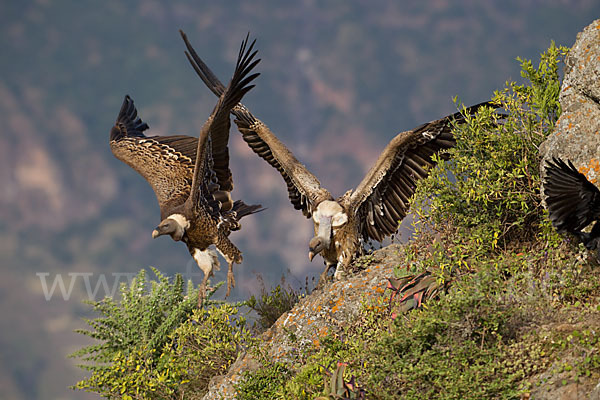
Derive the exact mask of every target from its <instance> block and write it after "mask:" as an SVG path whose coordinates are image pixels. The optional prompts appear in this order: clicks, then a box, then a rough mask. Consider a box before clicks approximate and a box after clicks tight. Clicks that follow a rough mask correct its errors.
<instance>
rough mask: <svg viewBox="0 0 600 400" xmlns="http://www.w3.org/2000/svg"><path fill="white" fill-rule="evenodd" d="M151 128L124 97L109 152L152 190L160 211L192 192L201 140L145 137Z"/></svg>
mask: <svg viewBox="0 0 600 400" xmlns="http://www.w3.org/2000/svg"><path fill="white" fill-rule="evenodd" d="M146 129H148V125H147V124H146V123H144V122H143V121H142V120H141V119H140V118H139V117H138V116H137V110H136V109H135V106H134V104H133V100H132V99H131V97H129V96H125V100H124V101H123V105H122V106H121V111H120V112H119V115H118V117H117V121H116V123H115V125H114V126H113V128H112V129H111V132H110V149H111V151H112V152H113V154H114V155H115V157H117V158H118V159H119V160H121V161H123V162H124V163H126V164H127V165H129V166H130V167H131V168H133V169H134V170H135V171H137V172H138V173H139V174H140V175H142V177H144V179H146V181H148V183H149V184H150V186H151V187H152V189H153V190H154V193H155V195H156V199H157V200H158V204H159V206H160V208H161V216H162V217H165V215H163V213H164V209H165V208H166V207H167V206H176V205H179V204H182V203H183V202H185V200H186V199H187V197H188V195H189V192H190V185H191V181H192V173H193V171H194V160H195V158H196V146H197V142H198V140H197V139H196V138H193V137H189V136H151V137H146V136H144V131H145V130H146Z"/></svg>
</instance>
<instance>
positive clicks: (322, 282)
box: [317, 262, 336, 289]
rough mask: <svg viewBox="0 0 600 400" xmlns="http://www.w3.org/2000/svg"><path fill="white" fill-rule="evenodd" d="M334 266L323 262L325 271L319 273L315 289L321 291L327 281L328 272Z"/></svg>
mask: <svg viewBox="0 0 600 400" xmlns="http://www.w3.org/2000/svg"><path fill="white" fill-rule="evenodd" d="M335 266H336V264H329V263H327V262H325V269H324V270H323V272H321V276H320V277H319V282H318V283H317V289H322V288H323V287H325V285H326V284H327V282H328V281H330V279H329V270H330V269H331V268H335Z"/></svg>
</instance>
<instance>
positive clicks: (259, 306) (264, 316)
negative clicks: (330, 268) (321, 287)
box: [244, 275, 310, 332]
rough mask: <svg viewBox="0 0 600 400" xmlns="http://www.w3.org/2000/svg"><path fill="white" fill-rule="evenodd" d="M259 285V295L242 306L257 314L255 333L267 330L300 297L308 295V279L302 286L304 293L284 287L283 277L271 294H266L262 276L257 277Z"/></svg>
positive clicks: (252, 297)
mask: <svg viewBox="0 0 600 400" xmlns="http://www.w3.org/2000/svg"><path fill="white" fill-rule="evenodd" d="M257 279H258V282H259V283H260V295H258V296H255V295H252V296H250V298H249V299H248V300H246V302H245V303H244V305H246V306H248V307H249V308H250V309H251V310H253V311H255V312H256V313H257V314H258V318H257V320H256V322H255V324H254V328H255V330H256V331H257V332H263V331H265V330H267V329H269V328H270V327H271V326H272V325H273V324H274V323H275V321H277V319H278V318H279V317H280V316H281V315H282V314H284V313H286V312H288V311H290V310H291V309H292V308H293V307H294V306H295V305H296V303H298V301H299V300H300V298H301V297H302V296H306V295H308V294H310V289H309V287H308V277H307V278H306V283H305V286H304V293H302V292H301V291H300V290H295V289H294V288H292V287H291V286H290V285H289V284H288V285H286V281H285V277H283V276H282V277H281V283H280V284H279V285H277V286H275V288H273V289H271V292H270V293H269V292H267V290H266V288H265V284H264V281H263V279H262V276H260V275H258V277H257Z"/></svg>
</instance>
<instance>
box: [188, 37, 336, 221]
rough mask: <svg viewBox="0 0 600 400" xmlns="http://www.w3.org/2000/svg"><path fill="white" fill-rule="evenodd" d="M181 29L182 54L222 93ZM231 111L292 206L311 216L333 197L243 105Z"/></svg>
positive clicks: (216, 90) (215, 79) (215, 91)
mask: <svg viewBox="0 0 600 400" xmlns="http://www.w3.org/2000/svg"><path fill="white" fill-rule="evenodd" d="M180 33H181V36H182V38H183V40H184V42H185V45H186V47H187V49H188V52H186V53H185V54H186V56H187V57H188V60H189V61H190V64H192V67H193V68H194V70H195V71H196V73H197V74H198V76H199V77H200V78H201V79H202V81H203V82H204V83H205V84H206V86H208V88H209V89H210V90H211V91H212V92H213V93H214V94H215V95H217V96H221V95H222V94H223V91H224V90H225V87H224V86H223V84H222V83H221V82H220V81H219V79H218V78H217V77H216V75H215V74H213V73H212V71H211V70H210V68H208V66H207V65H206V64H205V63H204V62H203V61H202V59H201V58H200V57H199V56H198V54H197V53H196V52H195V51H194V48H193V47H192V46H191V44H190V42H189V41H188V39H187V37H186V35H185V34H184V33H183V32H181V31H180ZM231 113H232V114H233V115H234V116H235V117H236V119H235V123H236V124H237V126H238V129H239V131H240V133H241V134H242V137H243V139H244V141H246V143H248V145H249V146H250V148H251V149H252V150H253V151H254V152H255V153H256V154H258V155H259V156H260V157H261V158H263V159H264V160H265V161H267V162H268V163H269V164H270V165H271V166H272V167H273V168H275V169H276V170H277V171H279V173H280V174H281V176H282V177H283V179H284V181H285V183H286V184H287V189H288V195H289V198H290V201H291V202H292V204H293V206H294V208H296V209H297V210H302V212H303V214H304V215H306V216H310V215H311V213H312V211H313V208H314V207H315V206H316V204H318V203H319V202H320V201H322V200H325V199H332V197H331V194H330V193H329V192H328V191H327V190H326V189H324V188H322V187H321V183H320V182H319V180H318V179H317V178H316V177H315V176H314V175H313V174H312V173H310V171H308V169H306V167H305V166H304V165H302V164H301V163H300V162H299V161H298V160H297V159H296V157H294V155H293V154H292V152H290V151H289V150H288V148H287V147H286V146H285V145H284V144H283V143H282V142H281V141H280V140H279V139H278V138H277V137H276V136H275V135H274V134H273V132H271V131H270V130H269V128H268V127H267V126H266V125H265V124H264V123H262V122H261V121H260V120H259V119H257V118H256V117H254V115H252V113H251V112H250V111H249V110H248V109H247V108H246V107H245V106H244V105H242V104H237V105H236V106H235V107H233V108H232V109H231Z"/></svg>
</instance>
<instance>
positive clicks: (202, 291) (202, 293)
mask: <svg viewBox="0 0 600 400" xmlns="http://www.w3.org/2000/svg"><path fill="white" fill-rule="evenodd" d="M205 297H206V283H205V282H203V283H202V284H201V285H200V286H199V287H198V308H202V304H203V303H204V298H205Z"/></svg>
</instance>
